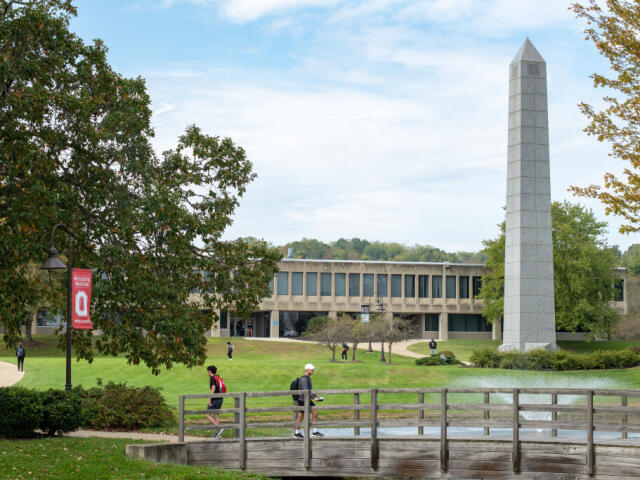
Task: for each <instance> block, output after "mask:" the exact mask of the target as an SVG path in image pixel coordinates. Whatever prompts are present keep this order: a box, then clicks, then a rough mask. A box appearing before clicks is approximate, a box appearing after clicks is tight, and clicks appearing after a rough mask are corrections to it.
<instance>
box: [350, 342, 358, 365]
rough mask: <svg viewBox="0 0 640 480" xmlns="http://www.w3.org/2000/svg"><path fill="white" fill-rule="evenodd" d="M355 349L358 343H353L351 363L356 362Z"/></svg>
mask: <svg viewBox="0 0 640 480" xmlns="http://www.w3.org/2000/svg"><path fill="white" fill-rule="evenodd" d="M356 348H358V342H353V352H351V361H352V362H355V361H356Z"/></svg>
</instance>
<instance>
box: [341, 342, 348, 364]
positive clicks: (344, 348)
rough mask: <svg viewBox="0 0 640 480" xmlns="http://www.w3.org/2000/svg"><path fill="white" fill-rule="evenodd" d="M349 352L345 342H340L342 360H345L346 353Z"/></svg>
mask: <svg viewBox="0 0 640 480" xmlns="http://www.w3.org/2000/svg"><path fill="white" fill-rule="evenodd" d="M348 351H349V345H347V343H346V342H342V360H346V359H347V352H348Z"/></svg>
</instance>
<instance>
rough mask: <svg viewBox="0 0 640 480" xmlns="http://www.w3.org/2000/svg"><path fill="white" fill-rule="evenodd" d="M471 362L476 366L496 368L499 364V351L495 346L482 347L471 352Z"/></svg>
mask: <svg viewBox="0 0 640 480" xmlns="http://www.w3.org/2000/svg"><path fill="white" fill-rule="evenodd" d="M470 360H471V363H472V364H473V366H474V367H478V368H498V366H499V365H500V352H498V351H497V350H496V349H495V348H491V347H482V348H479V349H478V350H474V351H473V353H472V354H471V358H470Z"/></svg>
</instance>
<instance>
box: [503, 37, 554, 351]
mask: <svg viewBox="0 0 640 480" xmlns="http://www.w3.org/2000/svg"><path fill="white" fill-rule="evenodd" d="M505 239H506V246H505V272H504V326H503V344H502V346H501V347H500V349H501V350H503V351H504V350H518V351H527V350H531V349H534V348H545V349H549V350H550V349H554V348H555V346H556V328H555V300H554V293H553V247H552V243H551V183H550V178H549V125H548V117H547V68H546V63H545V61H544V59H543V58H542V56H540V54H539V53H538V51H537V50H536V48H535V47H534V46H533V44H532V43H531V42H530V41H529V39H528V38H527V39H526V40H525V42H524V43H523V44H522V47H520V50H519V51H518V53H517V54H516V56H515V58H514V59H513V61H512V62H511V64H510V65H509V145H508V152H507V216H506V238H505Z"/></svg>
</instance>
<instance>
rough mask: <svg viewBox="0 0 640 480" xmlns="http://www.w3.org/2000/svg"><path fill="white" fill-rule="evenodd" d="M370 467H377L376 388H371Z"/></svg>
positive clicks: (374, 468) (375, 468)
mask: <svg viewBox="0 0 640 480" xmlns="http://www.w3.org/2000/svg"><path fill="white" fill-rule="evenodd" d="M371 468H372V469H373V470H377V469H378V390H377V389H375V388H372V389H371Z"/></svg>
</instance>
